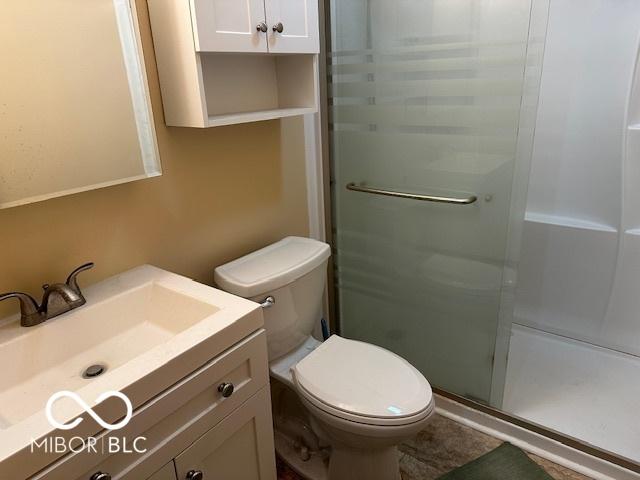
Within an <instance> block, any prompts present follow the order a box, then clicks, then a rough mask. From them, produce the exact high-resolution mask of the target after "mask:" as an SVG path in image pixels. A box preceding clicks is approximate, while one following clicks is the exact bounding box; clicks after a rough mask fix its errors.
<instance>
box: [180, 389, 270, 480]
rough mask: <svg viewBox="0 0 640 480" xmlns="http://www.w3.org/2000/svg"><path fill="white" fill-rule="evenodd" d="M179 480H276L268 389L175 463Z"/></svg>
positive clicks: (183, 453) (199, 441)
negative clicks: (196, 479)
mask: <svg viewBox="0 0 640 480" xmlns="http://www.w3.org/2000/svg"><path fill="white" fill-rule="evenodd" d="M175 463H176V471H177V473H178V479H179V480H184V479H187V478H188V475H189V472H202V476H203V478H204V479H216V478H220V479H224V480H275V479H276V465H275V449H274V446H273V428H272V426H271V400H270V398H269V388H268V387H265V388H263V389H262V390H260V391H259V392H258V393H256V394H255V395H254V396H253V397H251V398H250V399H249V400H247V401H246V402H245V403H244V404H243V405H241V406H240V407H238V409H237V410H236V411H235V412H234V413H232V414H231V415H229V416H228V417H227V418H225V419H224V420H222V421H221V422H220V423H219V424H218V425H216V426H215V427H214V428H212V429H211V430H209V431H208V432H207V433H205V434H204V435H203V436H201V437H200V438H199V439H198V440H196V442H195V443H194V444H193V445H191V446H190V447H189V448H188V449H186V450H185V451H184V452H182V453H181V454H180V455H178V456H177V457H176V459H175Z"/></svg>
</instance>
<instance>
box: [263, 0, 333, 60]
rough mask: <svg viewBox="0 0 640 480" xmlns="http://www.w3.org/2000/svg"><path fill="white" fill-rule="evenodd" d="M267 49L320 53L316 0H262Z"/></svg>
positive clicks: (270, 50)
mask: <svg viewBox="0 0 640 480" xmlns="http://www.w3.org/2000/svg"><path fill="white" fill-rule="evenodd" d="M264 5H265V9H266V14H267V25H268V26H269V31H268V35H269V52H271V53H319V52H320V40H319V27H318V0H265V2H264Z"/></svg>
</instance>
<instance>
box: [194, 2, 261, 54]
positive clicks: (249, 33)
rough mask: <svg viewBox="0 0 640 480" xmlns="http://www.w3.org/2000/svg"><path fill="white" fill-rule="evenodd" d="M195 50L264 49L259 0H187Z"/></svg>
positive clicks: (230, 50) (249, 50)
mask: <svg viewBox="0 0 640 480" xmlns="http://www.w3.org/2000/svg"><path fill="white" fill-rule="evenodd" d="M191 21H192V23H193V32H194V41H195V48H196V51H198V52H266V51H267V34H266V33H263V32H262V31H259V29H258V25H259V24H261V23H264V22H265V16H264V3H263V0H191Z"/></svg>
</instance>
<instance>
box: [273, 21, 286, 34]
mask: <svg viewBox="0 0 640 480" xmlns="http://www.w3.org/2000/svg"><path fill="white" fill-rule="evenodd" d="M272 30H273V31H274V33H282V32H284V25H283V24H282V22H278V23H276V24H275V25H274V26H273V28H272Z"/></svg>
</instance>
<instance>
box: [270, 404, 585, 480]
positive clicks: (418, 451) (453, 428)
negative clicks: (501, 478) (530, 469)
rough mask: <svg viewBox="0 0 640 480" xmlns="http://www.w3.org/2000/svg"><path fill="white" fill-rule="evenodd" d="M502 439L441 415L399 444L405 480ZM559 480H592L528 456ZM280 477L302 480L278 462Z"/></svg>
mask: <svg viewBox="0 0 640 480" xmlns="http://www.w3.org/2000/svg"><path fill="white" fill-rule="evenodd" d="M501 443H502V440H498V439H497V438H494V437H491V436H489V435H486V434H484V433H481V432H478V431H477V430H474V429H472V428H469V427H467V426H464V425H461V424H459V423H456V422H454V421H452V420H449V419H447V418H445V417H442V416H440V415H435V416H434V417H433V421H432V422H431V423H430V425H429V427H428V428H427V429H425V430H423V431H422V432H420V433H419V434H418V435H416V436H415V437H414V438H412V439H411V440H409V441H408V442H406V443H405V444H403V445H402V446H401V447H400V470H401V472H402V479H403V480H433V479H436V478H438V477H439V476H440V475H443V474H445V473H447V472H449V471H451V470H453V469H454V468H456V467H459V466H461V465H464V464H465V463H467V462H470V461H471V460H474V459H475V458H478V457H479V456H481V455H483V454H485V453H487V452H489V451H491V450H493V449H494V448H496V447H497V446H498V445H500V444H501ZM529 456H530V457H531V458H532V459H533V460H534V461H535V462H537V463H538V464H539V465H540V466H542V467H543V468H544V469H545V470H546V471H547V472H548V473H549V475H551V476H552V477H553V478H554V479H556V480H589V479H588V477H585V476H584V475H580V474H578V473H576V472H573V471H571V470H569V469H567V468H564V467H561V466H559V465H556V464H554V463H551V462H549V461H548V460H545V459H543V458H540V457H538V456H536V455H529ZM278 479H279V480H301V479H300V477H299V476H298V475H296V474H295V473H294V472H292V471H291V470H289V469H288V468H287V467H286V466H285V465H283V464H282V463H281V462H279V465H278Z"/></svg>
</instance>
